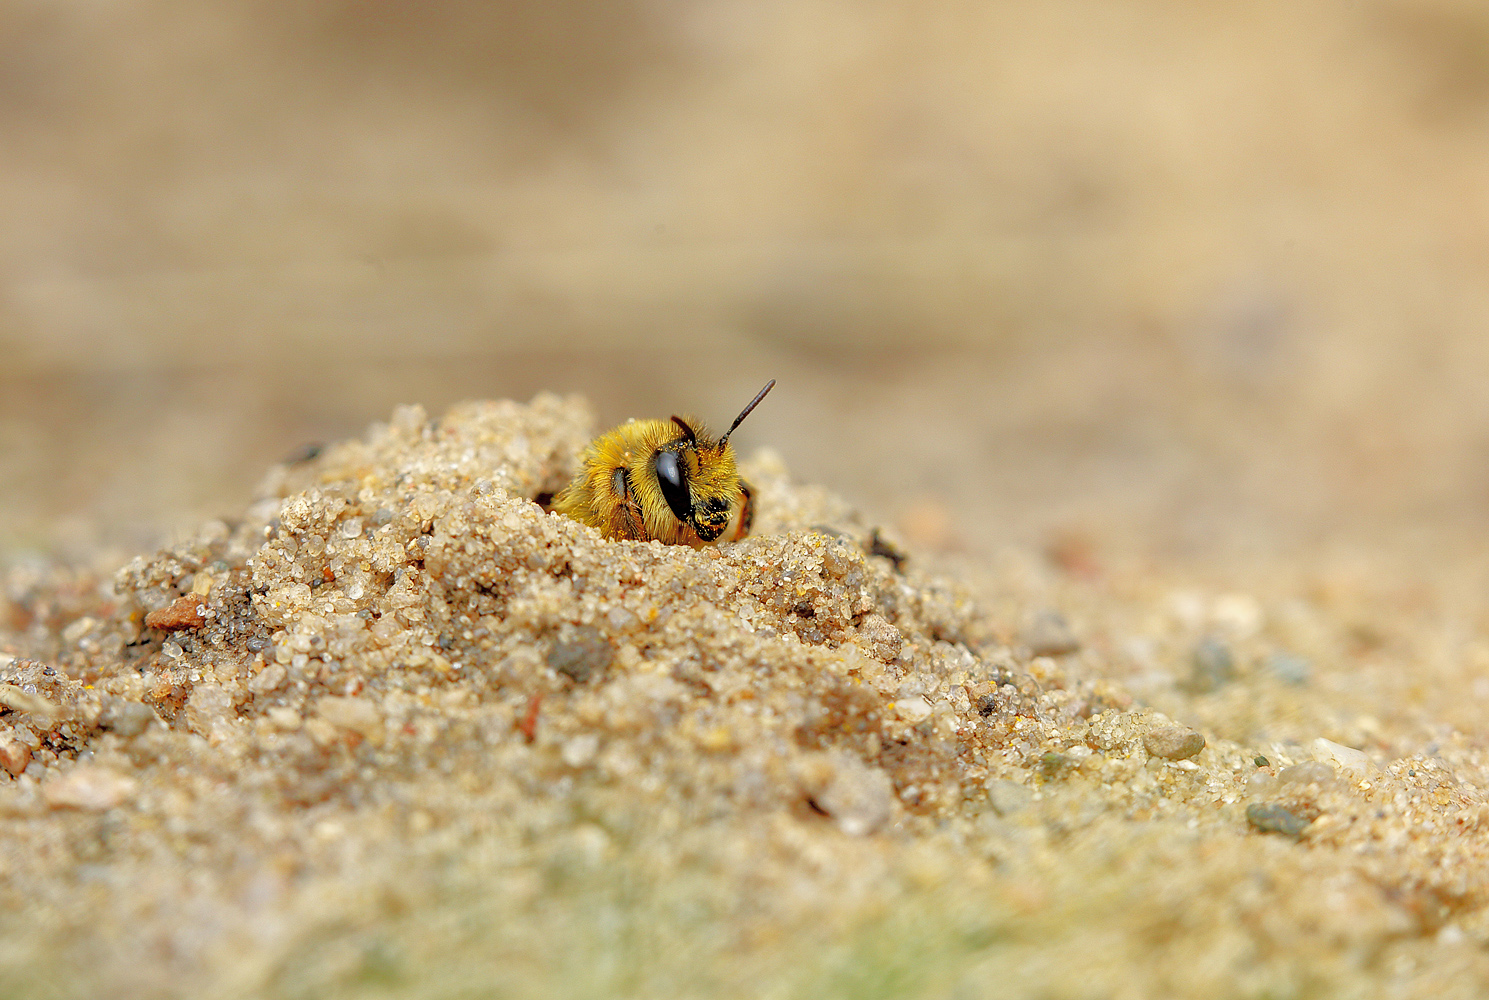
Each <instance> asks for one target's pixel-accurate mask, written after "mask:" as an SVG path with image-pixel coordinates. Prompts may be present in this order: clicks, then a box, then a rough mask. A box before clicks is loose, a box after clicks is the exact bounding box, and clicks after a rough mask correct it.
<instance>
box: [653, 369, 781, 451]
mask: <svg viewBox="0 0 1489 1000" xmlns="http://www.w3.org/2000/svg"><path fill="white" fill-rule="evenodd" d="M775 387H776V380H775V379H771V380H770V381H769V382H767V383H765V388H764V389H761V390H760V391H759V392H757V393H756V394H755V398H754V399H752V400H750V405H749V406H746V407H745V408H744V409H743V410H741V411H740V413H739V416H737V417H735V418H734V423H732V424H730V425H729V429H728V430H727V431H725V432H724V436H723V437H721V438H719V451H723V450H724V445H726V444H728V443H729V435H730V434H733V433H734V428H736V427H738V426H739V425H740V424H742V423H744V418H745V417H748V416H749V415H750V411H751V410H753V409H754V408H755V407H757V406H759V405H760V400H762V399H764V398H765V394H766V393H767V392H769V391H770V390H772V389H774V388H775ZM673 419H674V420H675V419H677V418H676V417H674V418H673Z"/></svg>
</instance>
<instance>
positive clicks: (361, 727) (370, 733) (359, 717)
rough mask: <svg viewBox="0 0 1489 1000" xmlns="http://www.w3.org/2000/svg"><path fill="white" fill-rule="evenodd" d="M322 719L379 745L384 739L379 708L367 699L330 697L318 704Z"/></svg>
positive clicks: (317, 707)
mask: <svg viewBox="0 0 1489 1000" xmlns="http://www.w3.org/2000/svg"><path fill="white" fill-rule="evenodd" d="M316 710H317V711H318V712H319V713H320V716H321V718H322V719H325V720H326V721H327V722H329V723H331V724H332V725H334V726H339V727H341V728H342V729H349V730H351V731H352V732H354V733H358V734H360V735H362V736H364V737H366V738H367V740H368V742H371V743H377V742H380V741H381V740H382V737H383V717H382V715H381V714H380V713H379V712H378V710H377V706H376V705H374V704H373V703H372V702H370V701H368V700H367V699H366V698H340V697H335V696H330V697H326V698H322V699H321V700H320V701H318V702H317V703H316Z"/></svg>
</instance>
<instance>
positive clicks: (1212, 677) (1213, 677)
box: [1189, 636, 1236, 694]
mask: <svg viewBox="0 0 1489 1000" xmlns="http://www.w3.org/2000/svg"><path fill="white" fill-rule="evenodd" d="M1192 667H1193V669H1192V672H1191V673H1190V675H1189V688H1190V690H1192V691H1195V692H1197V693H1199V694H1204V693H1206V692H1209V691H1214V690H1216V689H1217V688H1220V687H1223V686H1224V685H1226V684H1229V683H1230V682H1231V681H1233V680H1235V678H1236V658H1235V656H1234V654H1232V653H1231V648H1230V646H1229V645H1228V644H1227V643H1226V642H1225V641H1223V640H1221V639H1216V638H1215V637H1213V636H1211V637H1209V638H1206V639H1202V640H1200V643H1199V645H1197V646H1195V647H1194V656H1193V658H1192Z"/></svg>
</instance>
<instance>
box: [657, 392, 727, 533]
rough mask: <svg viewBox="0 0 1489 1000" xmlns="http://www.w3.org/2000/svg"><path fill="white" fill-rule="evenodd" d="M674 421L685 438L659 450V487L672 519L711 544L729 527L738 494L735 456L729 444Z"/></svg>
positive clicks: (685, 422)
mask: <svg viewBox="0 0 1489 1000" xmlns="http://www.w3.org/2000/svg"><path fill="white" fill-rule="evenodd" d="M672 422H673V423H675V424H677V426H678V427H679V428H681V430H682V437H680V438H678V439H677V440H676V441H671V442H669V443H667V444H666V445H663V446H662V447H661V448H659V449H658V450H657V457H656V461H655V464H654V466H653V468H654V469H655V471H656V474H657V485H658V486H659V487H661V490H662V499H664V500H666V501H667V506H668V508H669V509H670V510H671V511H672V516H673V517H675V518H677V519H678V520H679V521H681V522H682V523H683V524H686V525H688V526H689V527H691V528H692V529H693V530H694V531H695V532H697V533H698V537H699V538H701V539H703V540H704V541H705V542H711V541H713V540H714V539H715V538H718V537H719V535H721V534H723V532H724V529H725V528H726V527H727V526H728V524H729V517H730V514H731V510H730V507H731V506H732V498H733V496H734V495H735V494H737V493H738V492H739V473H738V472H737V471H736V470H735V467H734V453H733V452H732V451H730V450H729V448H728V445H727V442H724V441H718V442H715V441H710V440H708V439H707V438H700V437H699V436H698V434H697V432H696V431H694V430H693V428H692V426H691V425H690V424H688V422H687V421H685V420H683V419H682V418H681V417H673V418H672Z"/></svg>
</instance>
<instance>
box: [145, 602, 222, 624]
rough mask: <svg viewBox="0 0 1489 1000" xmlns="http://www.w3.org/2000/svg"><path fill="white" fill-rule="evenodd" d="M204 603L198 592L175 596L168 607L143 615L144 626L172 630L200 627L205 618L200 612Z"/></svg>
mask: <svg viewBox="0 0 1489 1000" xmlns="http://www.w3.org/2000/svg"><path fill="white" fill-rule="evenodd" d="M203 606H204V604H203V601H202V598H201V595H199V594H187V595H186V596H184V597H178V598H176V600H175V602H174V603H173V604H171V606H170V607H168V608H160V609H159V610H156V611H152V612H150V613H149V614H147V615H146V616H145V627H146V628H158V629H162V630H164V631H166V632H174V631H176V630H178V629H184V628H200V627H201V625H202V624H203V623H205V622H206V620H207V618H206V616H205V615H203V614H202V608H203Z"/></svg>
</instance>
